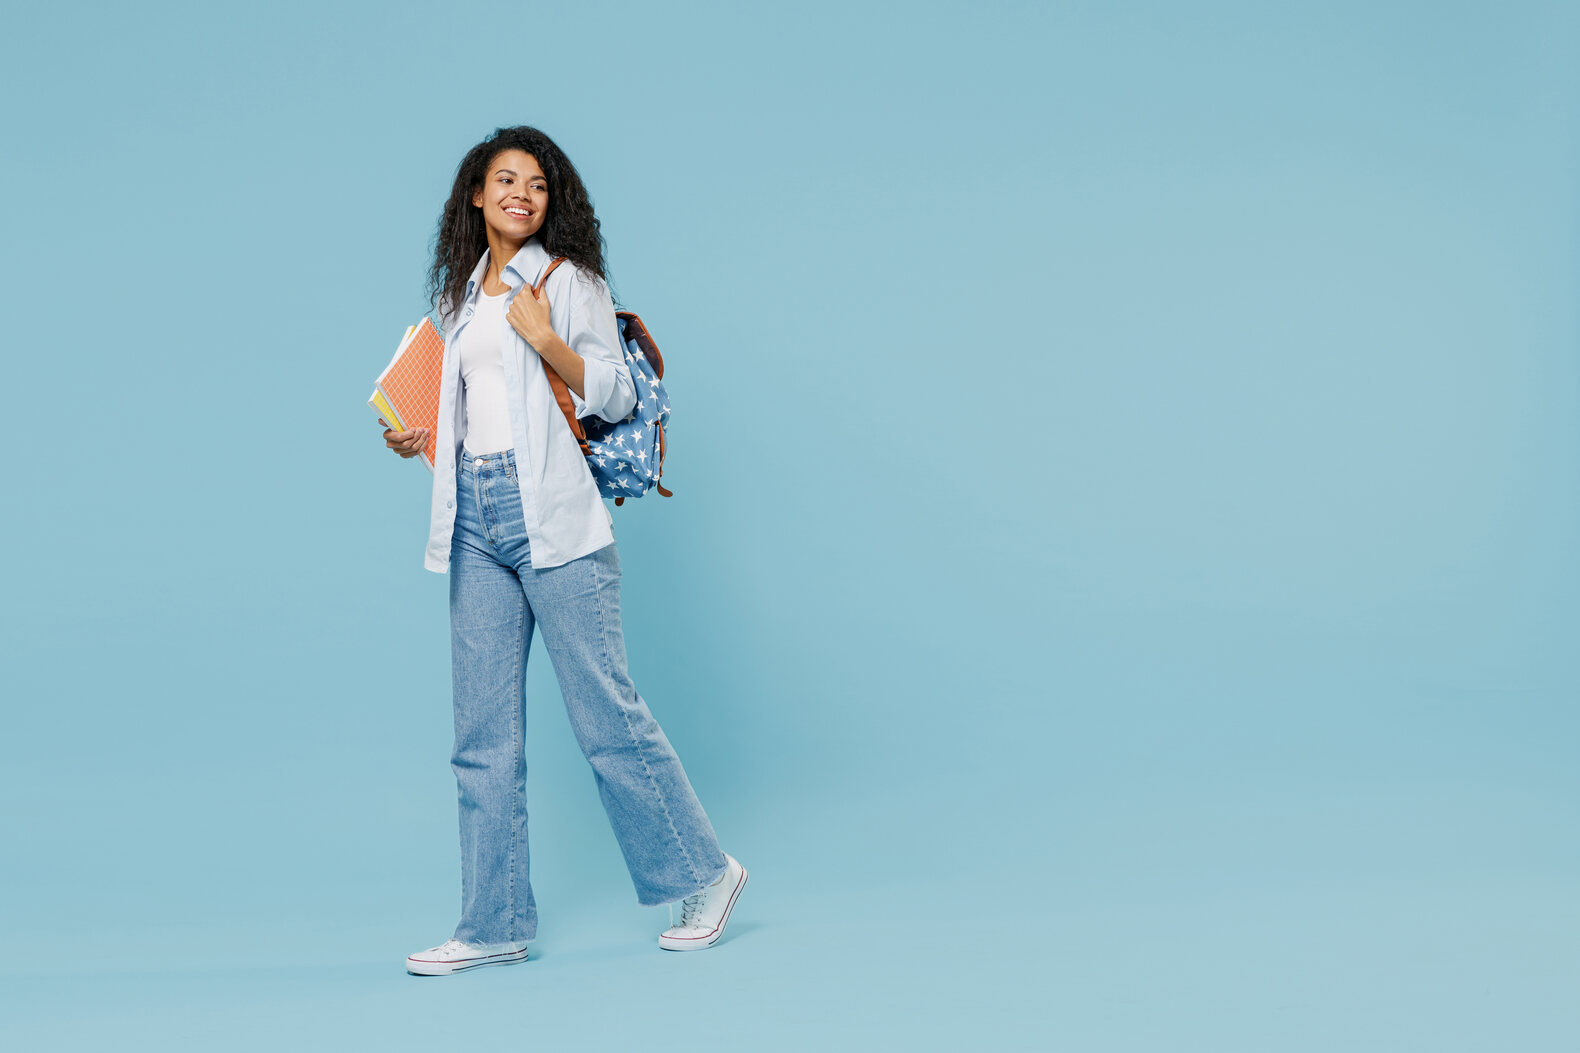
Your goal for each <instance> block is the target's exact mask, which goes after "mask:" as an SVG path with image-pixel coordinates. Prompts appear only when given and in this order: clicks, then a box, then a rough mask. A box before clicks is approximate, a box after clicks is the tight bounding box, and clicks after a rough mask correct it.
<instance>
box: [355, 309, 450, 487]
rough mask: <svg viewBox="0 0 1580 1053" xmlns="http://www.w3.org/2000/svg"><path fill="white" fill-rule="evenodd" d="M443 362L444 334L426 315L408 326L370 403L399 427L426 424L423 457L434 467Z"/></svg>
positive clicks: (409, 427) (385, 368) (379, 380)
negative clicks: (426, 436)
mask: <svg viewBox="0 0 1580 1053" xmlns="http://www.w3.org/2000/svg"><path fill="white" fill-rule="evenodd" d="M443 365H444V337H442V336H440V335H439V330H437V329H435V328H434V327H433V322H432V321H430V320H429V319H427V318H424V319H423V320H422V321H421V322H419V323H418V324H416V325H414V326H412V327H411V328H410V329H408V330H406V335H405V337H403V338H402V339H401V342H400V346H399V347H397V348H396V349H395V357H394V358H392V359H390V364H389V365H387V366H385V367H384V372H382V373H380V374H379V379H378V382H377V383H376V384H375V385H374V387H373V397H372V398H370V399H368V405H369V406H372V407H373V409H374V411H375V412H376V413H378V414H379V416H381V417H383V418H384V419H385V420H386V421H388V422H389V425H390V427H391V428H394V429H395V430H396V431H410V430H411V429H413V428H427V429H428V442H427V444H426V445H425V446H424V447H423V448H422V461H423V463H424V464H426V465H427V466H428V470H429V471H430V472H431V471H433V457H434V452H435V447H436V446H437V444H438V442H439V378H440V375H441V371H442V369H443Z"/></svg>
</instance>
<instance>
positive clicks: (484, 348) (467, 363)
mask: <svg viewBox="0 0 1580 1053" xmlns="http://www.w3.org/2000/svg"><path fill="white" fill-rule="evenodd" d="M507 295H509V293H508V292H502V293H500V294H499V295H498V296H488V295H486V294H485V293H484V292H483V290H481V289H479V290H478V291H477V309H476V310H475V311H473V312H472V320H471V321H470V322H468V323H466V328H465V329H463V330H461V335H460V336H459V337H458V338H456V341H455V343H456V352H457V353H458V354H459V355H460V356H461V380H462V382H463V383H465V385H466V434H465V445H466V448H467V449H468V450H469V451H471V452H472V453H473V454H479V453H498V452H500V451H501V450H508V449H510V447H511V446H512V445H513V440H512V439H511V437H510V410H509V408H508V407H507V405H506V403H505V356H504V351H503V349H502V348H501V347H500V345H499V337H500V333H501V332H502V331H503V330H504V327H505V324H506V323H505V297H506V296H507Z"/></svg>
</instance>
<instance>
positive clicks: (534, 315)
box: [505, 285, 554, 351]
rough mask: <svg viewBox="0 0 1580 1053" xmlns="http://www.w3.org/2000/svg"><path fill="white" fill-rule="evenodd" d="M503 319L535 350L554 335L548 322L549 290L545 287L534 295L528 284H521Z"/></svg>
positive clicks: (552, 328)
mask: <svg viewBox="0 0 1580 1053" xmlns="http://www.w3.org/2000/svg"><path fill="white" fill-rule="evenodd" d="M505 321H507V322H509V323H510V327H511V328H512V329H514V330H515V331H516V332H518V333H520V334H521V338H522V339H523V340H525V341H526V342H527V343H529V344H531V345H532V350H534V351H536V350H538V349H539V348H540V347H543V346H544V345H546V344H547V343H548V342H549V340H550V338H552V337H553V336H554V327H553V326H551V325H550V324H549V291H548V289H547V288H545V289H543V290H542V291H540V292H539V293H538V294H537V295H536V296H534V295H533V293H532V287H531V286H530V285H526V286H522V288H521V291H520V292H518V293H516V295H515V297H514V298H512V299H511V301H510V310H509V311H507V312H505Z"/></svg>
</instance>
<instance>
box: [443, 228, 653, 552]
mask: <svg viewBox="0 0 1580 1053" xmlns="http://www.w3.org/2000/svg"><path fill="white" fill-rule="evenodd" d="M551 259H552V257H551V256H550V255H549V254H548V253H547V252H545V251H544V249H543V245H542V242H541V241H540V239H539V238H538V237H537V236H536V235H534V236H533V237H531V238H529V239H528V240H527V243H526V244H525V245H523V246H521V249H520V251H518V252H517V253H516V255H515V256H514V257H513V258H512V259H511V261H510V262H509V263H507V264H505V266H504V269H503V270H502V271H501V272H500V276H501V278H502V279H503V280H504V282H505V284H507V285H509V286H510V292H509V293H508V294H507V295H506V299H505V309H506V310H507V311H508V310H509V305H510V302H511V301H512V300H514V299H515V297H516V294H517V293H518V292H520V291H521V289H522V288H523V287H527V289H528V295H531V292H530V287H531V286H532V285H535V284H537V282H538V281H539V280H540V279H541V278H542V277H543V272H544V270H545V269H546V268H547V267H548V265H549V261H550V260H551ZM487 270H488V250H487V249H484V250H483V255H482V258H481V259H479V260H478V261H477V266H476V267H474V268H473V269H472V276H471V278H470V279H468V280H467V283H466V295H465V296H464V298H463V299H462V302H461V304H460V306H459V308H458V309H457V311H456V314H455V316H454V317H453V318H451V317H448V316H446V315H445V314H444V313H443V312H444V305H443V304H442V303H441V305H440V316H439V327H440V329H441V330H442V331H443V333H444V364H443V367H442V368H443V375H442V377H441V379H440V382H439V424H438V435H437V436H436V439H437V445H436V447H435V452H434V473H433V501H432V505H431V511H430V516H429V526H428V548H427V551H426V553H425V554H424V557H423V566H424V567H425V568H426V569H428V570H431V571H434V572H436V573H439V574H443V573H445V572H446V571H448V570H449V569H450V538H451V536H452V535H453V534H454V532H455V472H456V463H457V460H456V459H457V458H458V457H459V456H461V444H462V442H463V441H464V439H465V431H466V386H465V384H463V383H462V381H461V356H460V355H459V354H457V353H455V352H454V351H452V350H451V349H452V347H453V346H454V344H455V338H456V335H457V334H458V333H460V331H461V330H462V329H464V328H466V325H467V323H468V321H470V319H471V317H472V315H473V313H474V311H475V309H476V306H477V296H478V292H479V290H480V289H481V288H482V284H483V275H484V274H485V273H486V272H487ZM544 292H545V295H546V297H547V299H548V301H549V323H550V324H551V325H552V326H553V327H554V331H555V332H556V333H558V334H559V335H560V338H561V339H562V340H564V341H565V342H566V343H567V344H568V345H570V348H571V350H573V351H575V352H576V353H577V354H579V355H581V356H582V359H583V361H584V362H585V363H586V377H585V379H584V381H583V383H582V387H583V389H584V390H585V391H586V393H587V397H586V398H585V399H583V398H582V397H581V396H579V395H577V394H576V392H575V391H571V393H570V394H571V402H572V404H573V405H574V406H575V410H576V416H577V417H586V416H590V415H592V414H597V415H598V416H600V417H602V418H603V419H604V420H607V421H617V420H620V419H621V418H623V417H624V416H625V415H626V414H628V413H630V412H631V409H632V407H634V406H635V405H636V385H635V384H633V383H632V382H631V371H630V369H629V368H628V367H627V366H626V364H625V354H624V352H623V351H622V349H621V344H620V328H619V324H618V323H617V322H616V321H615V315H614V300H613V299H612V298H611V297H610V295H609V287H608V285H606V284H605V283H604V282H603V280H602V279H600V278H598V277H596V276H595V275H592V274H589V273H587V272H586V271H584V270H582V269H581V268H580V267H578V266H576V264H575V263H573V262H572V261H570V260H566V261H565V262H564V263H562V264H560V265H559V266H558V267H556V268H555V269H554V273H553V274H551V275H549V280H548V283H547V284H546V285H545V286H544ZM500 325H501V327H502V328H501V332H500V335H499V346H500V348H501V349H502V351H503V354H504V361H505V403H506V406H507V407H508V409H509V411H510V435H511V440H512V443H513V445H514V448H515V451H516V483H517V485H518V486H519V487H520V489H521V511H522V514H523V517H524V518H525V519H526V527H527V540H528V542H529V543H530V544H531V546H532V565H533V566H534V567H557V566H559V565H560V564H562V563H568V562H570V561H571V560H573V559H576V558H577V557H579V556H585V555H587V553H589V552H596V551H597V550H598V549H600V548H602V547H603V546H605V545H607V544H609V543H610V542H612V541H613V540H614V518H613V516H611V515H610V513H609V508H608V506H607V505H605V504H604V499H603V498H602V497H600V496H599V494H598V484H597V483H596V482H595V481H594V480H593V476H592V472H591V470H589V469H588V467H587V456H586V454H584V453H582V451H581V447H580V446H578V445H577V444H576V436H574V435H572V434H571V429H570V427H569V425H567V423H566V421H565V414H564V412H563V411H561V409H560V406H559V403H558V402H557V401H556V400H555V398H554V389H553V387H551V386H550V384H549V378H548V374H547V373H545V372H544V371H543V359H542V358H540V357H539V356H538V353H537V352H536V351H534V350H533V349H532V347H531V346H530V345H529V344H528V343H527V341H526V340H525V339H524V338H523V337H522V336H521V334H520V333H517V332H516V330H515V329H514V328H513V327H512V326H511V325H510V323H509V322H506V321H503V320H501V323H500ZM567 387H568V385H567ZM478 452H492V451H478Z"/></svg>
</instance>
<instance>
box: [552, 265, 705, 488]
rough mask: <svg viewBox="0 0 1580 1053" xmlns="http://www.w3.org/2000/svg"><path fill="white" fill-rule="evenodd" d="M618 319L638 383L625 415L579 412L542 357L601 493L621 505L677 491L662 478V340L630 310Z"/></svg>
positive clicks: (665, 400)
mask: <svg viewBox="0 0 1580 1053" xmlns="http://www.w3.org/2000/svg"><path fill="white" fill-rule="evenodd" d="M565 260H566V257H564V256H560V257H557V258H556V259H555V260H554V261H553V262H552V263H550V264H549V269H548V270H546V271H544V272H543V278H542V279H541V280H540V281H539V282H538V284H537V285H535V286H533V287H532V294H533V295H534V296H536V295H537V294H538V292H539V290H541V289H542V288H543V286H544V284H545V283H546V282H547V281H548V280H549V275H550V274H552V273H553V272H554V268H555V267H558V266H559V265H560V264H561V263H564V262H565ZM615 321H616V322H617V323H618V324H619V327H620V343H621V344H622V345H623V348H624V351H625V364H626V366H627V367H628V368H629V369H630V371H631V381H632V383H633V384H635V386H636V405H635V406H633V407H632V409H631V412H630V413H627V414H626V415H625V417H624V418H622V419H621V420H618V421H615V422H613V423H610V422H609V421H606V420H604V419H603V418H602V417H599V416H597V415H596V414H595V415H593V416H590V417H585V418H580V417H577V416H576V407H575V404H574V403H572V402H571V392H570V388H568V387H566V385H565V381H564V380H563V379H562V378H561V377H560V375H559V374H558V373H556V372H555V371H554V367H552V366H550V365H549V364H548V363H547V362H544V363H543V371H544V372H545V373H547V374H548V377H549V385H550V386H551V387H552V388H553V389H554V399H555V401H557V402H558V403H559V404H560V410H561V411H563V412H564V414H565V421H566V423H567V424H569V425H570V426H571V434H573V435H575V436H576V444H577V445H578V446H580V447H581V449H582V453H583V454H585V455H586V457H587V467H588V469H589V470H591V472H592V477H593V481H594V482H596V483H597V484H598V493H599V495H600V496H602V497H612V498H614V503H615V504H616V505H617V506H618V505H622V504H624V503H625V499H626V498H627V497H641V496H642V495H643V494H645V493H647V491H648V489H649V488H654V489H657V490H658V492H659V493H660V494H663V495H664V496H665V497H673V496H674V494H673V493H672V492H671V491H669V490H666V489H664V484H663V483H661V482H659V479H660V477H662V476H663V474H664V454H665V452H666V451H665V445H664V425H665V423H667V422H668V420H669V395H668V394H667V393H666V392H665V391H664V382H663V377H664V356H663V355H661V354H659V352H658V345H657V344H655V343H654V342H653V337H652V335H651V334H649V333H648V331H647V326H645V325H643V324H642V319H640V318H638V317H637V316H636V315H635V314H634V313H633V312H631V311H616V312H615Z"/></svg>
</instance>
